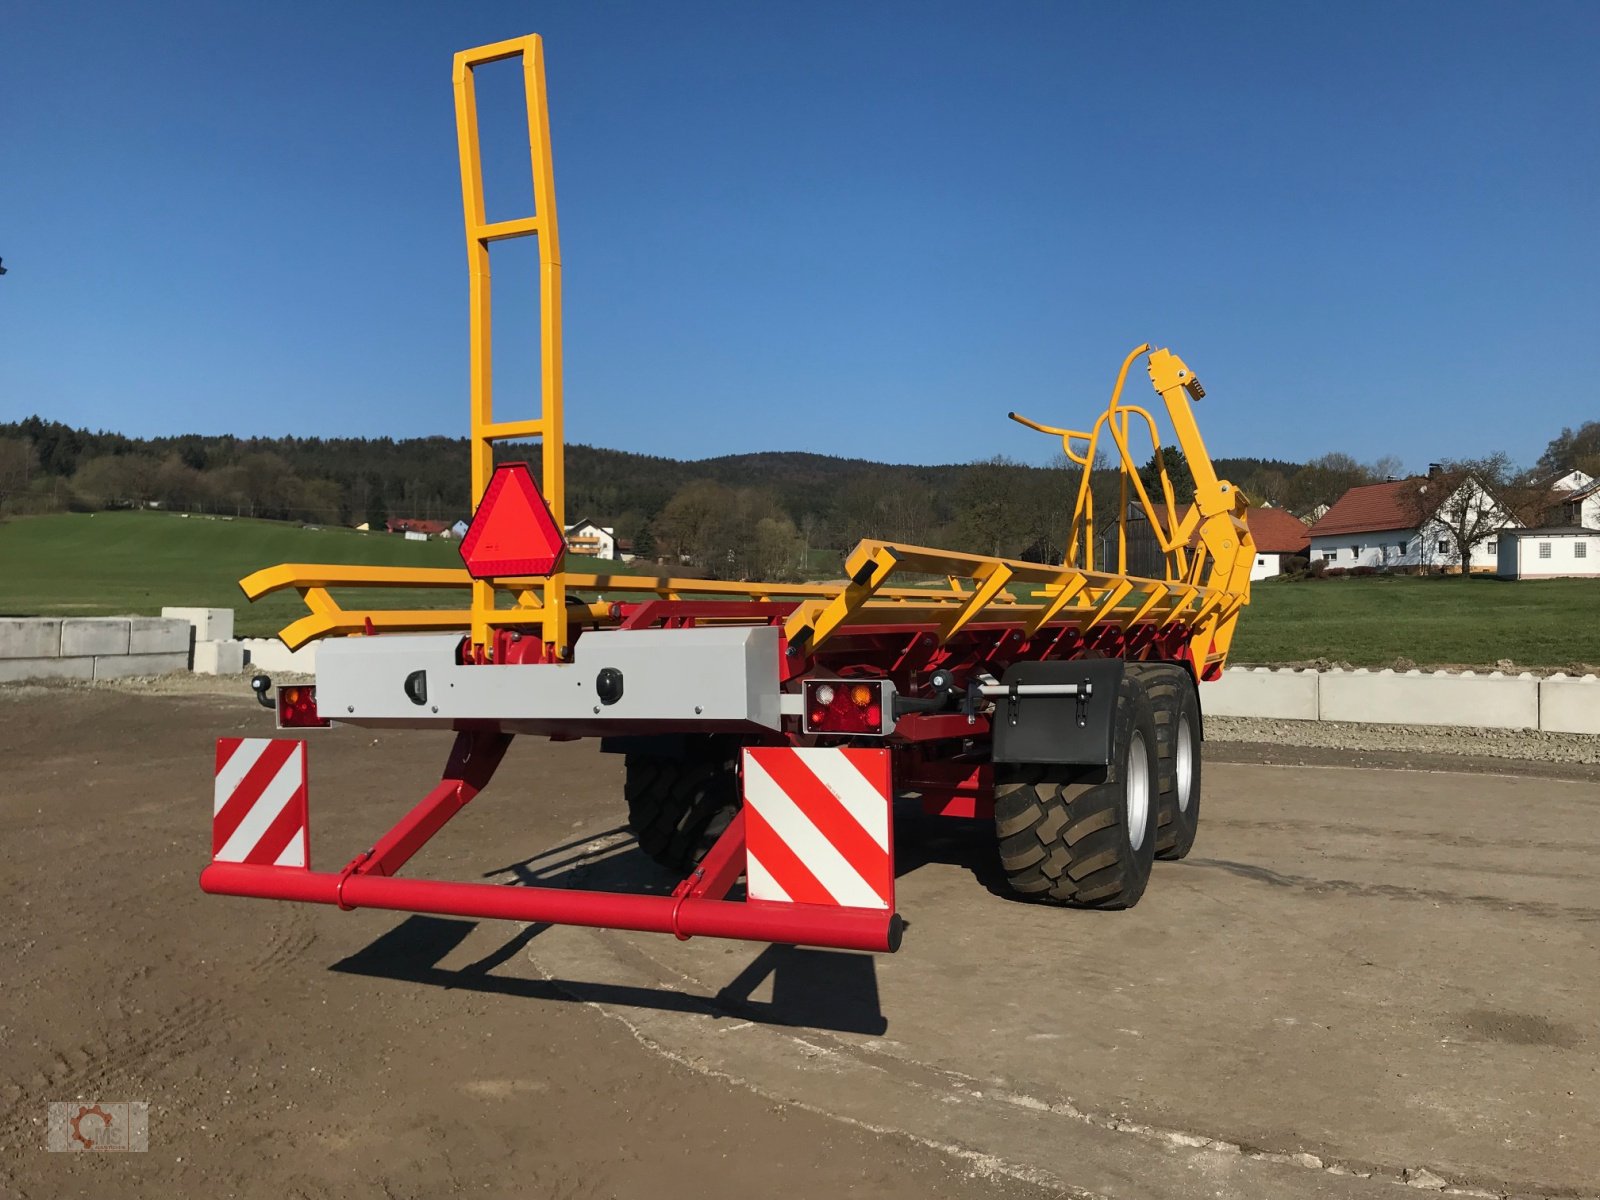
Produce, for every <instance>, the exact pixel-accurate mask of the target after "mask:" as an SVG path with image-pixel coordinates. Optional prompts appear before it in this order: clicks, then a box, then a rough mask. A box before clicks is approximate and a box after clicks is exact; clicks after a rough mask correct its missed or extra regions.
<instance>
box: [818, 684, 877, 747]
mask: <svg viewBox="0 0 1600 1200" xmlns="http://www.w3.org/2000/svg"><path fill="white" fill-rule="evenodd" d="M804 689H805V700H806V710H805V717H804V721H803V724H804V728H805V731H806V732H807V733H865V734H871V735H874V736H876V737H882V736H883V735H885V734H886V733H888V732H889V730H888V729H885V728H884V721H883V714H884V686H883V681H882V680H881V679H880V680H870V681H868V680H857V679H808V680H806V682H805V685H804Z"/></svg>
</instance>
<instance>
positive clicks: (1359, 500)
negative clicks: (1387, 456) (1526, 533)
mask: <svg viewBox="0 0 1600 1200" xmlns="http://www.w3.org/2000/svg"><path fill="white" fill-rule="evenodd" d="M1436 480H1442V476H1438V475H1430V476H1429V477H1428V478H1427V479H1399V480H1391V481H1389V482H1387V483H1371V484H1366V485H1364V486H1362V487H1353V488H1351V489H1350V490H1349V491H1348V492H1346V493H1345V494H1344V495H1343V496H1340V497H1339V499H1338V501H1337V503H1335V504H1334V505H1333V507H1332V508H1330V509H1329V510H1328V511H1327V512H1326V513H1325V514H1324V515H1323V517H1322V519H1321V520H1319V521H1318V522H1317V523H1316V524H1315V525H1313V526H1312V527H1311V561H1312V562H1318V561H1321V562H1326V563H1327V564H1328V565H1329V566H1337V567H1345V568H1349V567H1378V568H1388V569H1401V568H1408V567H1410V568H1415V567H1442V566H1457V565H1459V564H1458V563H1457V561H1456V546H1455V539H1454V538H1453V537H1452V536H1451V534H1450V529H1449V527H1448V526H1447V525H1446V523H1445V522H1444V521H1441V520H1440V519H1439V516H1438V513H1439V512H1440V510H1441V509H1442V510H1445V511H1446V512H1450V511H1455V510H1457V509H1458V508H1459V506H1461V505H1470V506H1471V510H1472V511H1473V512H1474V513H1475V514H1477V515H1476V516H1475V518H1474V520H1475V522H1476V521H1478V520H1482V521H1486V522H1488V523H1490V524H1492V525H1494V526H1495V527H1496V528H1497V529H1510V528H1517V527H1519V526H1520V524H1521V522H1519V521H1518V520H1517V519H1516V518H1515V517H1513V516H1512V515H1511V514H1510V513H1509V512H1507V511H1506V510H1505V509H1504V508H1502V507H1501V506H1500V504H1499V503H1498V502H1497V501H1496V500H1495V498H1494V497H1493V496H1491V495H1490V494H1489V492H1488V491H1487V490H1486V489H1485V488H1484V487H1483V485H1481V484H1480V483H1478V481H1477V480H1476V479H1470V478H1469V479H1468V480H1467V481H1466V482H1465V483H1462V484H1460V485H1459V486H1458V487H1456V488H1455V489H1454V490H1447V487H1448V485H1447V484H1445V483H1443V482H1435V481H1436ZM1430 486H1431V487H1432V488H1434V489H1435V490H1436V491H1437V493H1438V494H1437V495H1432V496H1430V495H1429V491H1428V489H1429V488H1430ZM1499 550H1500V546H1499V536H1498V534H1496V535H1494V536H1491V537H1488V538H1485V539H1484V540H1482V541H1480V542H1478V543H1477V544H1476V545H1474V546H1473V548H1472V554H1471V558H1470V561H1469V563H1468V564H1467V565H1468V567H1469V568H1470V569H1471V570H1473V571H1495V570H1498V569H1499V565H1500V558H1499Z"/></svg>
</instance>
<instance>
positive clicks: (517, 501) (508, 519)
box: [461, 463, 567, 579]
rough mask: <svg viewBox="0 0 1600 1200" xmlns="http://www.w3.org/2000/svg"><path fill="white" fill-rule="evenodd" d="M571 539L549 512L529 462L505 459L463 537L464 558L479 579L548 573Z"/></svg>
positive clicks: (490, 480) (558, 563)
mask: <svg viewBox="0 0 1600 1200" xmlns="http://www.w3.org/2000/svg"><path fill="white" fill-rule="evenodd" d="M566 549H567V539H566V535H565V534H563V533H562V531H561V527H560V526H559V525H557V524H556V520H555V518H554V517H553V516H551V515H550V506H549V505H548V504H546V503H545V501H544V496H543V495H541V494H540V492H539V485H538V484H537V483H535V482H534V478H533V472H532V471H530V470H529V469H528V464H527V463H501V464H500V465H499V466H498V467H496V468H495V469H494V474H493V475H492V476H490V478H489V486H488V488H487V489H486V490H485V491H484V493H483V500H482V501H481V502H480V503H479V505H478V511H477V512H475V513H473V514H472V523H471V524H470V525H469V526H467V533H466V536H465V537H463V538H462V539H461V561H462V562H464V563H466V564H467V573H468V574H469V575H471V576H472V577H473V578H474V579H494V578H496V577H498V576H503V575H549V574H550V573H552V572H553V571H555V570H556V569H557V568H558V567H559V566H560V564H561V558H562V555H564V554H565V553H566Z"/></svg>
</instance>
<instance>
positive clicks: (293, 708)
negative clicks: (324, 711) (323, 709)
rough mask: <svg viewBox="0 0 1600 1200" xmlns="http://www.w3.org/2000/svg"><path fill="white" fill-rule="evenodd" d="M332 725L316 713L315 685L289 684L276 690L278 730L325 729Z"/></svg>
mask: <svg viewBox="0 0 1600 1200" xmlns="http://www.w3.org/2000/svg"><path fill="white" fill-rule="evenodd" d="M332 724H333V722H332V721H330V720H328V719H327V718H326V717H324V716H321V715H320V714H319V713H318V712H317V688H316V685H315V684H290V685H289V686H288V687H280V688H279V689H278V728H279V729H326V728H327V727H328V726H329V725H332Z"/></svg>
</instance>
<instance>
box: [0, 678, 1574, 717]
mask: <svg viewBox="0 0 1600 1200" xmlns="http://www.w3.org/2000/svg"><path fill="white" fill-rule="evenodd" d="M0 665H3V664H0ZM1539 728H1540V729H1543V730H1545V731H1547V732H1549V733H1592V734H1600V678H1596V677H1595V676H1593V675H1579V676H1576V677H1572V676H1567V675H1552V676H1551V677H1550V678H1549V679H1545V680H1542V681H1540V683H1539Z"/></svg>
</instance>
